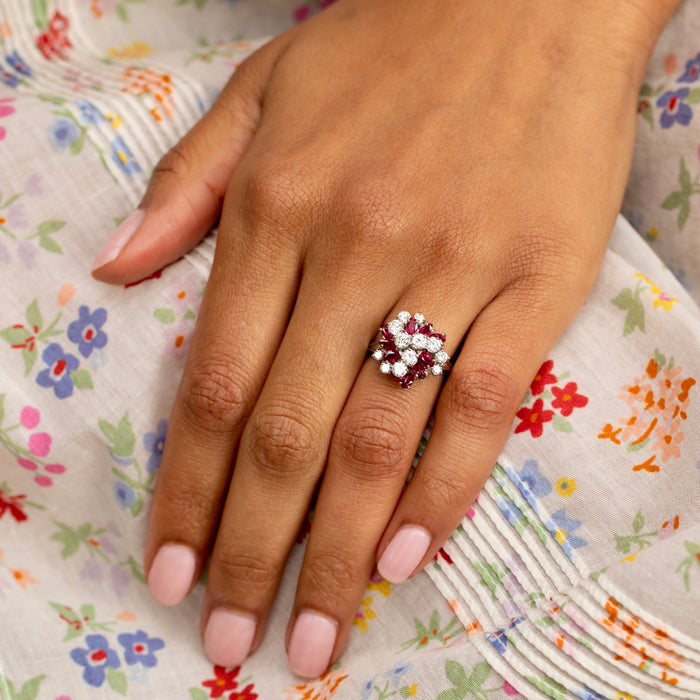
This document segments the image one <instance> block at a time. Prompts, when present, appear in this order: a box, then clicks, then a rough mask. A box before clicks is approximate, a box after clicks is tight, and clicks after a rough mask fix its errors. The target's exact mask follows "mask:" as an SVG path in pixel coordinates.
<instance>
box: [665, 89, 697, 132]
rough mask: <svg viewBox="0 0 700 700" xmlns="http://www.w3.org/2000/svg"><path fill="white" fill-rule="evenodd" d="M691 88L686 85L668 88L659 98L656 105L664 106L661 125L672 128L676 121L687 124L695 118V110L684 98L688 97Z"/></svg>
mask: <svg viewBox="0 0 700 700" xmlns="http://www.w3.org/2000/svg"><path fill="white" fill-rule="evenodd" d="M689 92H690V90H689V89H688V88H687V87H685V88H681V89H680V90H668V91H667V92H665V93H664V94H663V95H661V97H659V99H658V100H656V106H657V107H662V108H663V110H664V111H663V112H662V113H661V119H660V122H661V126H662V128H664V129H670V128H671V127H672V126H673V124H674V123H675V122H678V123H679V124H682V125H683V126H687V125H688V124H689V123H690V120H691V119H692V118H693V110H692V109H690V106H689V105H687V104H686V103H685V102H683V100H684V99H685V98H686V97H688V93H689Z"/></svg>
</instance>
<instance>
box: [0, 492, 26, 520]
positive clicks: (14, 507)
mask: <svg viewBox="0 0 700 700" xmlns="http://www.w3.org/2000/svg"><path fill="white" fill-rule="evenodd" d="M26 497H27V496H26V495H25V494H21V495H17V496H9V495H8V494H6V493H4V492H3V490H2V489H0V518H2V516H3V515H5V511H6V510H9V511H10V515H11V516H12V517H13V518H14V519H15V520H16V521H17V522H18V523H21V522H22V521H23V520H26V519H27V514H26V513H25V512H24V511H23V510H22V506H23V505H24V503H22V501H21V500H20V499H21V498H26Z"/></svg>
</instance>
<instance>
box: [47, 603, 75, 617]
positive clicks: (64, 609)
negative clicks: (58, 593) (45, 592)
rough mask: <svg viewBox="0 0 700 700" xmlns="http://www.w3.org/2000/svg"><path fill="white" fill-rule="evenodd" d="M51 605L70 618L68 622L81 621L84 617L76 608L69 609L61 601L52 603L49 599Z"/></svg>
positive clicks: (60, 613)
mask: <svg viewBox="0 0 700 700" xmlns="http://www.w3.org/2000/svg"><path fill="white" fill-rule="evenodd" d="M49 605H50V606H51V607H52V608H53V609H54V610H55V611H56V612H57V613H58V614H59V615H63V617H65V618H66V620H68V622H80V621H81V620H82V618H81V617H80V615H79V614H78V613H77V612H75V610H69V609H68V608H67V607H66V606H65V605H61V603H52V602H50V601H49Z"/></svg>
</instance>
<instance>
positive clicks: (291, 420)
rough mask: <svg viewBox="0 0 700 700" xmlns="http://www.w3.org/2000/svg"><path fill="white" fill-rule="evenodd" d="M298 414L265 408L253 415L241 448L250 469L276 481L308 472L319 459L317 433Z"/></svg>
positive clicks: (292, 411)
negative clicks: (250, 461) (246, 456)
mask: <svg viewBox="0 0 700 700" xmlns="http://www.w3.org/2000/svg"><path fill="white" fill-rule="evenodd" d="M301 416H302V413H300V412H299V411H298V410H297V411H294V410H290V409H281V408H276V409H270V408H268V409H266V410H263V411H259V412H257V413H254V414H253V415H252V416H251V418H250V420H249V421H248V425H247V426H246V430H245V433H244V440H243V442H244V448H245V449H246V452H247V454H248V455H249V456H250V457H251V459H252V463H253V466H254V467H255V468H256V469H257V470H258V471H259V472H262V473H263V474H264V475H266V476H267V477H268V478H272V479H273V480H278V479H280V478H285V479H286V478H289V476H290V475H299V474H303V473H306V472H309V471H310V470H311V469H312V467H313V465H314V464H315V463H316V462H317V461H318V458H319V449H320V448H319V447H318V445H317V438H316V437H315V436H316V434H317V432H316V431H315V430H314V427H313V426H312V425H310V423H309V422H307V421H306V420H304V419H303V418H302V417H301Z"/></svg>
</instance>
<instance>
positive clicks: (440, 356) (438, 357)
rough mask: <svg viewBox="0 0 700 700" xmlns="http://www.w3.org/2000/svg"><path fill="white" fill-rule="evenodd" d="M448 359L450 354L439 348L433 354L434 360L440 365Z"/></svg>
mask: <svg viewBox="0 0 700 700" xmlns="http://www.w3.org/2000/svg"><path fill="white" fill-rule="evenodd" d="M449 359H450V356H449V355H448V354H447V353H446V352H445V351H444V350H440V352H438V353H436V354H435V360H436V361H437V362H439V363H440V364H441V365H444V364H445V362H447V361H448V360H449Z"/></svg>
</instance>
